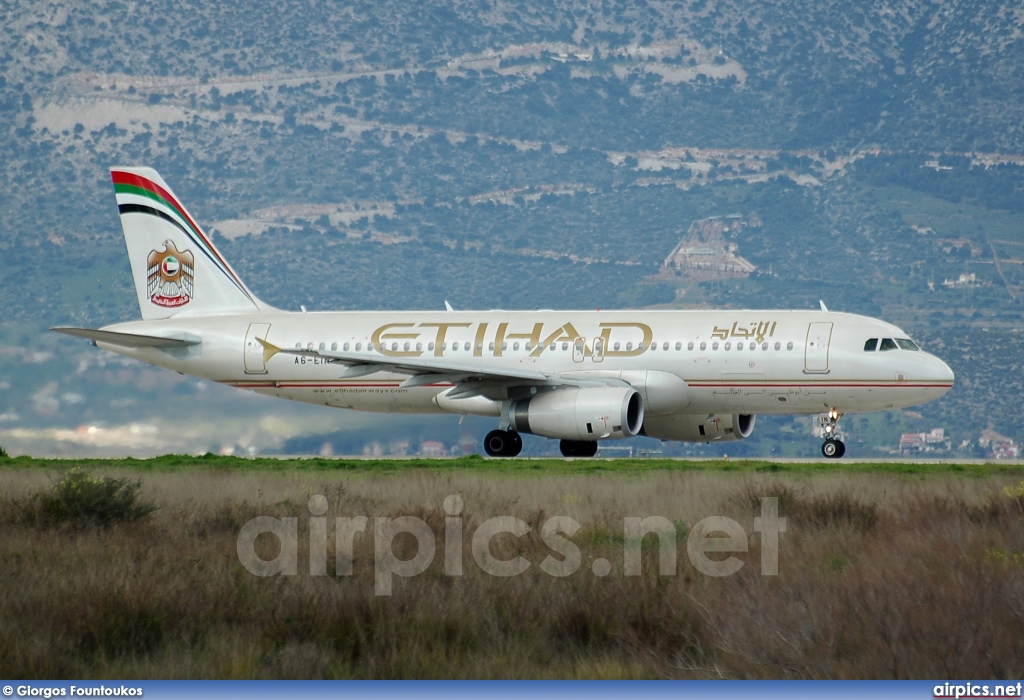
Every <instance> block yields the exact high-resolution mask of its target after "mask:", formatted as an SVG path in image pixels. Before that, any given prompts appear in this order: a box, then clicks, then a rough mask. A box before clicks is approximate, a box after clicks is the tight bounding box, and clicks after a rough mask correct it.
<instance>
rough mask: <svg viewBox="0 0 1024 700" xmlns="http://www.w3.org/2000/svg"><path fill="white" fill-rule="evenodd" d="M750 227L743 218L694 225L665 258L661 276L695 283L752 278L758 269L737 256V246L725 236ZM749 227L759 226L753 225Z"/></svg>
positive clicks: (714, 219)
mask: <svg viewBox="0 0 1024 700" xmlns="http://www.w3.org/2000/svg"><path fill="white" fill-rule="evenodd" d="M758 223H760V221H759V220H758ZM747 225H748V222H747V221H745V220H744V219H743V217H742V216H740V215H739V214H730V215H729V216H724V217H723V216H713V217H710V218H707V219H698V220H696V221H694V222H693V223H692V224H690V228H689V229H688V230H687V232H686V235H685V236H684V237H683V238H682V240H680V241H679V244H678V245H677V246H676V247H675V248H674V249H673V250H672V252H671V253H669V254H668V257H667V258H665V262H664V263H663V264H662V267H661V273H660V274H661V275H662V276H674V275H680V276H684V277H688V278H690V279H692V280H695V281H697V280H714V279H729V278H736V277H749V276H750V273H751V272H754V271H755V270H756V269H757V267H755V266H754V264H753V263H751V262H750V261H748V260H745V259H744V258H741V257H740V256H739V255H738V254H737V252H736V250H737V248H736V244H735V243H727V242H726V240H725V235H724V234H726V233H728V232H730V231H733V232H736V231H739V230H740V229H742V228H743V227H744V226H747ZM749 225H751V226H754V225H757V224H755V223H753V222H749Z"/></svg>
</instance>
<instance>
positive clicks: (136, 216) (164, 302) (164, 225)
mask: <svg viewBox="0 0 1024 700" xmlns="http://www.w3.org/2000/svg"><path fill="white" fill-rule="evenodd" d="M110 175H111V179H112V180H113V181H114V194H115V196H116V198H117V209H118V212H119V214H120V215H121V228H122V229H123V230H124V240H125V245H126V246H127V248H128V257H129V259H130V260H131V266H132V277H133V278H134V280H135V291H136V293H137V294H138V297H139V308H140V309H141V311H142V318H143V319H144V320H150V319H161V318H170V317H171V316H175V315H178V314H183V315H184V314H187V315H191V316H209V315H221V314H235V313H258V312H261V311H265V310H270V309H271V307H269V306H267V305H266V304H264V303H263V302H261V301H260V300H259V299H257V298H256V296H255V295H254V294H253V293H252V292H250V291H249V289H248V288H247V287H246V286H245V283H243V282H242V280H241V279H240V278H239V277H238V275H237V274H236V273H235V271H234V270H233V269H231V266H230V265H229V264H228V262H227V260H225V259H224V256H222V255H221V254H220V252H219V251H218V250H217V249H216V248H215V247H214V245H213V242H212V241H211V240H210V238H209V237H208V236H207V235H206V234H205V233H203V230H202V229H201V228H199V226H198V224H196V223H195V220H194V219H193V218H192V216H191V215H190V214H189V213H188V211H186V210H185V207H183V206H182V205H181V203H180V202H179V201H178V198H177V197H175V196H174V193H173V192H171V188H170V187H168V186H167V183H166V182H164V180H163V178H161V177H160V175H159V174H158V173H157V172H156V171H155V170H153V169H152V168H123V167H116V168H111V169H110Z"/></svg>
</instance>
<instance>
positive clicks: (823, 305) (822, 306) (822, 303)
mask: <svg viewBox="0 0 1024 700" xmlns="http://www.w3.org/2000/svg"><path fill="white" fill-rule="evenodd" d="M818 306H820V307H821V310H822V311H824V312H826V313H827V312H828V307H827V306H825V302H823V301H822V300H821V299H818Z"/></svg>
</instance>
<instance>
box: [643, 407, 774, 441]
mask: <svg viewBox="0 0 1024 700" xmlns="http://www.w3.org/2000/svg"><path fill="white" fill-rule="evenodd" d="M756 418H757V416H751V415H746V414H742V413H739V414H725V415H722V414H717V413H716V414H715V415H711V416H709V415H707V414H693V413H673V414H670V415H667V416H650V417H649V418H647V419H646V420H645V421H644V426H643V430H642V431H641V434H643V435H646V436H647V437H652V438H658V439H659V440H674V441H677V442H731V441H733V440H742V439H743V438H748V437H750V434H751V433H752V432H754V420H755V419H756Z"/></svg>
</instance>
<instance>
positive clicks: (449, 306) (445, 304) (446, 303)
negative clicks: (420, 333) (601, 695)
mask: <svg viewBox="0 0 1024 700" xmlns="http://www.w3.org/2000/svg"><path fill="white" fill-rule="evenodd" d="M444 310H445V311H455V309H453V308H452V305H451V304H449V303H448V300H447V299H445V300H444Z"/></svg>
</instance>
